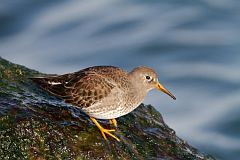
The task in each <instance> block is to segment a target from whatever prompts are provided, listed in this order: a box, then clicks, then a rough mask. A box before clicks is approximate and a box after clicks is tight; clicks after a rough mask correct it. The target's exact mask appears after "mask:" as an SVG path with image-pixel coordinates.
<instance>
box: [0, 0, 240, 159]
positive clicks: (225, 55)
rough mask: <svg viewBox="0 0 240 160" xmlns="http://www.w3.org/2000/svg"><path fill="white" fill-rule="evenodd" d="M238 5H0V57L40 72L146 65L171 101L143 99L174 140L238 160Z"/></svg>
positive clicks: (100, 0)
mask: <svg viewBox="0 0 240 160" xmlns="http://www.w3.org/2000/svg"><path fill="white" fill-rule="evenodd" d="M239 15H240V1H239V0H198V1H192V0H182V1H179V0H159V1H157V0H149V1H141V0H138V1H137V0H133V1H127V0H121V1H120V0H116V1H111V0H97V1H87V0H85V1H84V0H83V1H70V0H68V1H63V0H61V1H60V0H58V1H51V2H50V1H46V0H45V1H44V0H43V1H35V0H16V1H9V0H2V1H1V4H0V56H2V57H3V58H5V59H8V60H10V61H12V62H15V63H18V64H22V65H24V66H27V67H29V68H32V69H36V70H39V71H41V72H45V73H58V74H62V73H68V72H73V71H77V70H79V69H82V68H85V67H89V66H95V65H114V66H119V67H122V68H124V69H125V70H128V71H130V70H131V69H132V68H133V67H136V66H139V65H146V66H150V67H153V68H155V69H156V70H157V72H158V73H159V79H160V81H161V83H162V84H163V85H164V86H165V87H166V88H168V89H169V90H170V91H171V92H172V93H173V94H174V95H175V96H176V97H177V101H173V100H172V99H171V98H169V97H167V96H166V95H164V94H162V93H159V92H158V91H152V92H151V93H150V94H149V95H148V97H147V98H146V100H145V103H146V104H152V105H154V106H155V107H156V108H157V109H158V111H160V112H161V113H162V115H163V118H164V119H165V121H166V123H167V124H169V126H170V127H171V128H173V129H174V130H175V131H176V133H177V135H179V136H180V137H181V138H183V139H185V140H186V141H188V142H189V143H190V144H191V145H193V146H195V147H197V148H198V149H200V150H201V151H203V152H205V153H209V154H211V155H213V156H215V157H216V158H218V159H226V160H238V159H239V157H240V136H239V135H240V116H239V115H240V38H239V37H240V29H239V28H240V16H239Z"/></svg>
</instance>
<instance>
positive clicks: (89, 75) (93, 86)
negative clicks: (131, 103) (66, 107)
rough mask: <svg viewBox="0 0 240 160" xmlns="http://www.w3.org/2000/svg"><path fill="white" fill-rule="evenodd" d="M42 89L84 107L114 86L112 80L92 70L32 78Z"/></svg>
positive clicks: (96, 100)
mask: <svg viewBox="0 0 240 160" xmlns="http://www.w3.org/2000/svg"><path fill="white" fill-rule="evenodd" d="M32 80H33V81H34V82H36V83H37V84H39V85H40V86H41V87H42V88H43V89H45V90H47V91H49V92H50V93H52V94H54V95H56V96H59V97H61V98H63V99H64V100H65V102H66V103H71V104H73V105H76V106H79V107H81V108H86V107H89V106H91V105H92V104H94V103H96V102H98V101H99V100H101V99H102V98H104V97H106V96H108V94H109V93H110V92H111V90H112V89H113V88H114V87H116V84H115V82H114V81H111V80H109V79H107V78H106V77H105V76H102V75H100V74H97V73H94V72H76V73H72V74H65V75H61V76H56V77H45V78H32Z"/></svg>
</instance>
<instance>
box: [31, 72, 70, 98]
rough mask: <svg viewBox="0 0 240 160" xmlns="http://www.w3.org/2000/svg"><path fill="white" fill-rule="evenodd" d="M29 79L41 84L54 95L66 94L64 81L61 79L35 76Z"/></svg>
mask: <svg viewBox="0 0 240 160" xmlns="http://www.w3.org/2000/svg"><path fill="white" fill-rule="evenodd" d="M29 79H31V80H32V81H33V82H34V83H36V84H37V85H39V86H40V87H41V88H43V89H44V90H47V91H48V92H50V93H52V94H54V95H57V96H61V97H64V96H66V93H65V92H66V91H65V87H64V85H63V83H62V82H61V81H58V79H57V78H56V77H34V78H29Z"/></svg>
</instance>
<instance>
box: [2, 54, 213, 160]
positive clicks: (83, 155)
mask: <svg viewBox="0 0 240 160" xmlns="http://www.w3.org/2000/svg"><path fill="white" fill-rule="evenodd" d="M39 75H43V74H42V73H39V72H37V71H34V70H31V69H28V68H26V67H23V66H20V65H16V64H13V63H10V62H8V61H6V60H4V59H2V58H1V57H0V159H2V160H5V159H168V160H171V159H183V160H188V159H189V160H191V159H194V160H195V159H214V158H213V157H211V156H209V155H204V154H202V153H200V152H199V151H198V150H197V149H195V148H193V147H191V146H190V145H188V144H187V143H186V142H185V141H183V140H182V139H180V138H178V137H177V136H176V134H175V132H174V130H172V129H171V128H169V127H168V126H167V125H166V124H165V123H164V121H163V118H162V116H161V114H160V113H159V112H158V111H156V110H155V109H154V107H152V106H150V105H143V104H141V105H140V106H139V107H138V108H137V109H136V110H135V111H133V112H132V113H130V114H128V115H126V116H123V117H121V118H118V122H119V123H118V124H119V127H118V129H117V132H116V133H115V134H116V135H117V136H118V137H120V139H121V142H117V141H116V140H114V139H113V138H111V137H108V141H105V140H104V139H103V137H102V135H101V133H100V132H99V130H98V128H97V127H96V126H95V125H94V124H93V123H92V122H91V121H90V120H89V117H88V116H87V115H85V114H84V113H83V112H81V111H80V110H79V109H77V108H75V107H74V106H71V105H68V104H65V103H64V102H63V101H62V100H61V99H59V98H57V97H54V96H52V95H49V94H48V93H46V92H45V91H43V90H41V89H40V88H38V87H37V86H36V85H34V84H33V83H32V81H31V80H29V79H28V78H29V77H34V76H39ZM100 123H101V124H103V126H105V127H106V128H108V127H109V126H110V124H109V123H108V121H104V120H101V121H100Z"/></svg>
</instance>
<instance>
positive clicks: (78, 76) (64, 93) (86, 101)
mask: <svg viewBox="0 0 240 160" xmlns="http://www.w3.org/2000/svg"><path fill="white" fill-rule="evenodd" d="M31 79H32V80H33V81H34V82H35V83H37V84H38V85H39V86H40V87H41V88H43V89H44V90H47V91H48V92H50V93H51V94H53V95H55V96H58V97H61V98H62V99H64V101H65V102H66V103H70V104H72V105H74V106H76V107H77V108H80V109H81V110H82V111H83V112H85V113H86V114H87V115H88V116H89V117H90V119H91V120H92V122H93V123H95V125H96V126H97V127H98V128H99V130H100V131H101V133H102V136H103V137H104V139H105V140H106V139H107V138H106V135H105V134H107V135H109V136H111V137H113V138H114V139H116V140H117V141H120V139H119V138H118V137H116V136H115V135H113V134H112V133H111V132H114V131H115V129H105V128H103V127H102V126H101V125H100V124H99V123H98V121H97V120H96V119H107V120H109V122H110V124H113V125H114V126H115V127H117V121H116V119H115V118H118V117H121V116H123V115H126V114H128V113H130V112H131V111H133V110H134V109H135V108H137V107H138V106H139V105H140V103H142V101H143V100H144V97H145V96H146V94H147V93H148V92H149V91H150V90H152V89H154V88H157V89H158V90H160V91H162V92H164V93H166V94H167V95H169V96H170V97H172V98H173V99H174V100H175V99H176V98H175V97H174V96H173V95H172V94H171V93H170V92H169V91H168V90H167V89H166V88H164V87H163V85H161V84H160V83H159V81H158V77H157V73H156V72H155V71H154V70H153V69H152V68H150V67H145V66H140V67H136V68H134V69H133V70H132V71H131V72H126V71H124V70H122V69H120V68H118V67H113V66H95V67H89V68H86V69H83V70H80V71H77V72H74V73H68V74H64V75H59V76H50V77H36V78H31Z"/></svg>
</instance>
